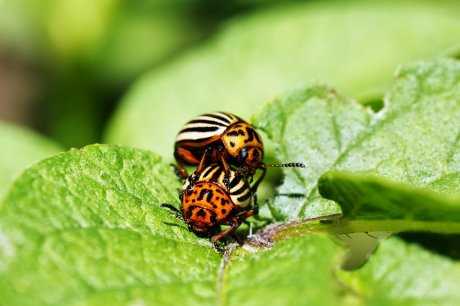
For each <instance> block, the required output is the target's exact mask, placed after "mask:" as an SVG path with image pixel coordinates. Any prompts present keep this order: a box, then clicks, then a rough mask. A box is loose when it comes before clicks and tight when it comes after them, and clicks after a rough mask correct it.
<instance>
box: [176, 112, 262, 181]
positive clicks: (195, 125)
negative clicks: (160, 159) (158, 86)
mask: <svg viewBox="0 0 460 306" xmlns="http://www.w3.org/2000/svg"><path fill="white" fill-rule="evenodd" d="M263 156H264V148H263V142H262V139H261V137H260V136H259V134H258V133H257V132H256V130H255V129H254V128H253V127H252V126H251V125H250V124H249V123H247V122H246V121H244V120H243V119H241V118H240V117H238V116H236V115H234V114H230V113H226V112H215V113H209V114H203V115H200V116H197V117H195V118H194V119H192V120H190V121H189V122H187V123H186V124H185V125H184V127H183V128H182V129H181V130H180V131H179V133H178V134H177V137H176V142H175V146H174V157H175V158H176V161H177V163H178V167H179V169H180V170H181V171H183V173H186V172H185V170H184V169H185V168H184V165H198V164H200V162H202V160H203V159H204V158H207V159H208V160H209V162H208V163H207V164H209V163H212V162H221V163H229V164H232V165H235V166H237V167H244V168H245V169H246V170H247V172H248V173H249V174H253V173H254V171H255V170H256V169H258V168H262V167H263V166H264V165H263V163H262V160H263ZM185 176H186V175H185V174H184V175H183V177H184V178H185Z"/></svg>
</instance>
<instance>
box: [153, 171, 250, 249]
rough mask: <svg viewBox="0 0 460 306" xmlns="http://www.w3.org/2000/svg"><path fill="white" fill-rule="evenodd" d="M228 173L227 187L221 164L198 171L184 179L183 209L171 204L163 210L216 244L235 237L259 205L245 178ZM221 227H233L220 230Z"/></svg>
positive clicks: (181, 198)
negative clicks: (170, 212) (230, 236)
mask: <svg viewBox="0 0 460 306" xmlns="http://www.w3.org/2000/svg"><path fill="white" fill-rule="evenodd" d="M229 171H230V173H229V183H228V187H227V184H226V183H225V181H224V180H225V177H226V173H225V171H224V169H223V167H222V166H221V165H220V164H216V163H214V164H211V165H209V166H207V167H205V168H204V169H203V170H202V171H200V172H198V170H197V171H195V172H194V173H193V174H192V175H190V176H189V177H188V178H187V179H186V180H185V183H184V185H183V188H182V191H181V193H180V200H181V209H180V210H178V209H177V208H175V207H174V206H172V205H170V204H162V207H165V208H169V209H171V210H172V211H174V212H175V213H176V215H177V216H178V217H180V218H181V219H182V220H184V221H185V223H186V224H187V225H188V227H189V229H190V230H191V231H193V232H194V233H196V234H197V235H198V236H202V237H211V240H212V241H213V242H216V241H219V240H221V239H223V238H225V237H227V236H229V235H233V234H234V232H235V231H236V229H237V228H238V227H239V226H240V225H241V223H242V222H244V221H245V220H246V219H247V218H249V217H251V216H253V215H254V214H256V213H257V203H256V197H255V195H254V190H253V188H252V187H251V186H250V184H249V183H248V181H247V180H246V179H245V177H244V176H242V175H241V174H240V173H238V172H237V171H234V170H231V169H230V170H229ZM192 176H194V177H193V178H192ZM221 225H228V226H230V227H229V228H228V229H225V230H224V231H221V230H220V227H221ZM235 238H236V237H235Z"/></svg>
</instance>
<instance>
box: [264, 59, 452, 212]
mask: <svg viewBox="0 0 460 306" xmlns="http://www.w3.org/2000/svg"><path fill="white" fill-rule="evenodd" d="M396 78H397V79H396V82H395V85H394V86H393V88H392V90H391V91H390V92H389V94H388V95H387V96H386V99H385V107H384V108H383V109H382V111H380V112H379V113H371V112H370V111H369V110H366V109H365V108H363V107H362V106H360V105H358V104H357V103H356V102H354V101H353V100H350V99H346V98H343V97H341V96H339V95H337V94H336V93H335V92H334V91H332V90H329V89H327V88H322V87H319V88H313V89H308V90H305V91H301V92H298V93H295V94H292V95H291V96H288V97H287V98H284V99H279V100H276V101H274V102H273V103H272V104H270V105H268V106H267V107H266V108H265V110H264V111H263V112H262V113H261V114H260V115H258V117H257V120H256V123H257V124H258V125H259V126H260V127H261V128H262V129H263V130H265V131H266V132H267V134H268V135H269V136H270V138H271V139H272V140H273V141H274V142H275V143H276V144H277V145H278V155H277V157H278V158H279V159H280V160H297V161H304V162H305V163H306V164H307V168H306V169H305V170H304V169H302V171H299V170H296V171H292V170H289V171H286V174H287V176H286V179H285V181H284V184H283V185H282V186H281V187H280V192H281V193H287V192H293V191H295V192H304V193H305V194H306V198H304V199H297V200H292V199H290V198H287V197H278V199H277V200H275V203H274V204H273V206H274V207H275V208H277V209H278V210H280V211H281V212H282V213H283V214H284V215H286V216H288V217H297V216H309V217H311V216H317V215H322V214H326V213H330V212H338V211H339V209H338V207H337V206H336V205H335V203H333V202H331V201H328V200H325V199H323V198H321V197H320V195H319V193H318V190H317V181H318V179H319V177H320V176H321V175H322V174H323V173H324V172H326V171H328V170H331V169H334V170H339V171H351V172H355V173H356V172H359V173H361V174H362V175H369V174H373V175H379V176H383V177H386V178H389V179H392V180H395V181H398V182H403V183H406V184H410V185H412V186H416V187H427V188H430V189H434V190H437V191H440V192H441V191H442V192H443V193H456V192H459V191H460V190H459V185H458V184H457V183H456V182H458V177H459V175H458V170H459V169H460V168H459V165H458V164H459V158H458V156H460V150H459V148H460V147H459V142H458V141H459V139H460V138H459V135H460V125H459V122H460V98H459V97H460V63H459V62H457V61H454V60H438V61H435V62H429V63H421V64H416V65H410V66H407V67H405V68H403V69H400V70H399V72H398V74H397V77H396ZM342 192H343V193H346V192H347V190H345V189H342ZM350 196H351V195H350ZM388 196H390V195H388ZM382 200H383V197H382ZM414 200H416V197H415V198H414ZM355 204H356V203H351V202H350V203H348V205H355ZM407 205H417V203H408V204H407ZM389 210H390V209H387V211H389ZM374 216H375V218H377V216H376V215H374ZM386 216H388V214H387V215H386Z"/></svg>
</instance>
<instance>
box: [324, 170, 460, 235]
mask: <svg viewBox="0 0 460 306" xmlns="http://www.w3.org/2000/svg"><path fill="white" fill-rule="evenodd" d="M319 191H320V193H321V195H322V196H323V197H325V198H328V199H331V200H334V201H336V202H337V203H339V204H340V206H341V208H342V211H343V216H344V218H345V220H346V221H344V222H340V223H339V224H338V225H337V228H336V229H335V231H346V232H368V231H391V232H401V231H424V232H438V233H460V196H457V197H453V196H450V197H447V196H445V195H442V194H439V193H436V192H433V191H430V190H429V189H428V190H427V189H420V188H413V187H409V186H406V185H402V184H400V183H395V182H391V181H387V180H384V179H382V178H376V177H372V176H362V175H355V174H349V173H343V172H329V173H327V174H325V175H324V176H323V177H321V179H320V181H319Z"/></svg>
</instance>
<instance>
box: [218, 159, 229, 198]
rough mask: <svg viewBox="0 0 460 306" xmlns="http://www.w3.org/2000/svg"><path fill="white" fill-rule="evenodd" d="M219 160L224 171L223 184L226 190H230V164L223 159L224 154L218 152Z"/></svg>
mask: <svg viewBox="0 0 460 306" xmlns="http://www.w3.org/2000/svg"><path fill="white" fill-rule="evenodd" d="M220 162H221V164H222V167H223V168H224V172H225V177H224V185H225V187H226V188H227V190H230V166H229V165H228V163H227V160H225V156H224V154H220Z"/></svg>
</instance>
